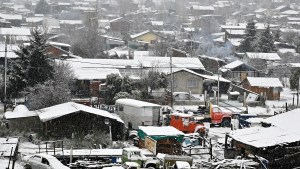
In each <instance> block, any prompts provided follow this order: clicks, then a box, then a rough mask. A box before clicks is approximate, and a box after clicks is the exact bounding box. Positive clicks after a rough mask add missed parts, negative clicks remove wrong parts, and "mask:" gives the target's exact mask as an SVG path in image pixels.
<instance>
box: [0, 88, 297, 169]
mask: <svg viewBox="0 0 300 169" xmlns="http://www.w3.org/2000/svg"><path fill="white" fill-rule="evenodd" d="M222 99H224V100H226V95H222ZM296 100H297V98H296V96H295V97H294V104H295V105H297V103H296ZM228 102H229V103H230V104H231V105H234V106H238V107H240V108H243V107H242V104H241V103H238V102H237V101H228ZM286 103H287V104H288V105H293V94H292V92H291V91H290V90H289V89H287V88H284V89H283V91H282V92H281V97H280V100H275V101H267V102H266V105H267V107H248V112H249V113H250V114H265V115H273V114H274V111H278V110H284V106H285V104H286ZM174 108H175V109H177V110H184V109H192V110H197V108H198V105H189V106H186V105H180V106H178V105H176V106H174ZM2 114H3V104H2V103H0V118H1V116H2ZM229 132H230V128H222V127H213V128H210V129H209V137H210V138H211V139H212V144H213V156H215V157H217V158H218V159H223V158H224V150H223V147H222V143H224V141H225V134H226V133H229ZM207 151H208V149H205V150H195V152H196V153H197V152H198V153H202V152H207ZM19 152H20V154H21V156H23V155H32V154H35V153H38V146H37V145H35V144H32V143H30V142H23V143H21V144H20V147H19ZM193 157H194V158H195V161H198V162H200V161H207V160H208V159H209V158H210V157H209V155H194V156H193ZM8 162H9V160H8V159H6V158H0V169H6V168H7V166H8ZM21 168H22V163H21V162H20V161H17V163H16V166H15V169H21Z"/></svg>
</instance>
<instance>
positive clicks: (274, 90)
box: [241, 77, 283, 100]
mask: <svg viewBox="0 0 300 169" xmlns="http://www.w3.org/2000/svg"><path fill="white" fill-rule="evenodd" d="M241 85H242V86H243V88H245V89H248V90H250V91H252V92H255V93H257V94H263V95H265V96H266V97H267V99H268V100H279V99H280V92H281V91H282V88H283V85H282V84H281V82H280V80H279V79H278V78H268V77H247V78H246V79H244V80H243V81H242V83H241Z"/></svg>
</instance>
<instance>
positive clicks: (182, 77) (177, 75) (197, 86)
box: [168, 69, 230, 94]
mask: <svg viewBox="0 0 300 169" xmlns="http://www.w3.org/2000/svg"><path fill="white" fill-rule="evenodd" d="M172 74H173V81H172V87H173V89H174V91H173V92H188V93H189V92H191V93H192V94H203V93H204V90H206V87H205V86H204V83H205V81H213V82H214V83H217V82H218V80H219V82H220V93H226V92H227V90H228V88H229V85H230V81H229V80H227V79H224V78H223V77H221V76H220V77H219V78H218V76H217V75H216V76H211V75H204V74H200V73H197V72H195V71H192V70H189V69H178V70H176V71H174V72H173V73H172ZM170 76H171V74H168V79H171V78H170ZM168 88H169V89H170V88H171V80H170V81H169V86H168ZM208 92H209V91H208Z"/></svg>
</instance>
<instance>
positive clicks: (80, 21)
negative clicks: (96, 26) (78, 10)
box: [59, 20, 83, 25]
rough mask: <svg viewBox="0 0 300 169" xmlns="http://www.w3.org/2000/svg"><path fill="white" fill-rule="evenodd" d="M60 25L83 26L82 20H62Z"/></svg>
mask: <svg viewBox="0 0 300 169" xmlns="http://www.w3.org/2000/svg"><path fill="white" fill-rule="evenodd" d="M59 23H60V24H68V25H81V24H83V22H82V20H60V21H59Z"/></svg>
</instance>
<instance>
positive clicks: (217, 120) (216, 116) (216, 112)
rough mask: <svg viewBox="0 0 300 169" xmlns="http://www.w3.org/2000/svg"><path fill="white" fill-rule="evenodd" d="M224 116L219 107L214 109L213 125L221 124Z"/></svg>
mask: <svg viewBox="0 0 300 169" xmlns="http://www.w3.org/2000/svg"><path fill="white" fill-rule="evenodd" d="M222 117H223V114H222V111H221V109H220V108H219V107H213V118H212V119H211V120H212V123H221V120H222Z"/></svg>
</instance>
